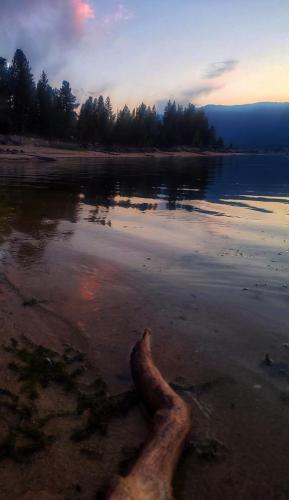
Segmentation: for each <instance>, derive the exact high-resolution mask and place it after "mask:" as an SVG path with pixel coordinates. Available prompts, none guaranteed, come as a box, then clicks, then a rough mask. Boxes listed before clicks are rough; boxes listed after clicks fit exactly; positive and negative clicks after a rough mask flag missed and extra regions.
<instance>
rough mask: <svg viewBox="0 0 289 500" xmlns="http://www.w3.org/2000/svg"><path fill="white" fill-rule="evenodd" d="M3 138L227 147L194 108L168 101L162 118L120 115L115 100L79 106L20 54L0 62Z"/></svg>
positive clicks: (145, 109)
mask: <svg viewBox="0 0 289 500" xmlns="http://www.w3.org/2000/svg"><path fill="white" fill-rule="evenodd" d="M0 133H2V134H7V133H8V134H12V133H16V134H29V133H32V134H37V135H39V136H42V137H46V138H57V139H62V140H75V141H78V142H80V143H81V144H83V145H88V144H93V145H96V144H103V145H120V146H135V147H144V146H157V147H174V146H192V147H201V148H203V147H214V148H218V147H223V141H222V139H221V138H218V137H217V136H216V132H215V130H214V128H213V127H210V125H209V123H208V119H207V117H206V115H205V113H204V112H203V111H202V110H201V109H198V108H196V107H195V106H194V105H193V104H188V105H187V106H181V105H178V104H176V102H171V101H169V102H168V103H167V105H166V107H165V110H164V112H163V113H162V114H160V113H158V112H157V110H156V107H155V106H153V107H151V106H147V105H146V104H144V103H142V104H141V105H140V106H138V107H136V108H135V109H133V110H130V109H129V108H128V106H124V108H123V109H121V110H119V111H117V112H116V113H115V112H114V110H113V107H112V104H111V100H110V98H109V97H107V98H106V99H104V97H103V96H99V97H98V98H92V97H89V98H88V99H87V100H86V101H85V102H84V103H83V104H82V105H81V106H80V105H79V103H78V102H77V98H76V96H75V95H73V93H72V90H71V86H70V84H69V82H68V81H63V82H62V85H61V87H60V88H52V87H51V85H50V84H49V81H48V78H47V75H46V73H45V72H44V71H43V72H42V75H41V77H40V79H39V81H38V82H37V84H36V83H35V79H34V76H33V74H32V70H31V67H30V64H29V61H28V60H27V58H26V56H25V54H24V53H23V51H22V50H20V49H17V50H16V52H15V54H14V57H13V59H12V62H11V63H10V64H9V63H8V62H7V60H6V59H4V58H3V57H0Z"/></svg>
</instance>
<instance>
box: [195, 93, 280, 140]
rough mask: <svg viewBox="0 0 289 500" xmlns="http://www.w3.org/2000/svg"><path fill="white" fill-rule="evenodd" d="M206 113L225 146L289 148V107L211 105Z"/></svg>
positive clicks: (270, 103) (277, 103)
mask: <svg viewBox="0 0 289 500" xmlns="http://www.w3.org/2000/svg"><path fill="white" fill-rule="evenodd" d="M203 109H204V111H205V113H206V115H207V117H208V119H209V122H210V124H211V125H213V126H214V127H215V128H216V131H217V133H218V135H220V136H221V137H222V138H223V139H224V142H225V144H227V145H229V144H233V146H234V147H239V148H249V149H254V148H262V149H277V148H284V147H287V148H288V147H289V103H287V102H258V103H255V104H243V105H235V106H219V105H213V104H209V105H208V106H205V107H204V108H203Z"/></svg>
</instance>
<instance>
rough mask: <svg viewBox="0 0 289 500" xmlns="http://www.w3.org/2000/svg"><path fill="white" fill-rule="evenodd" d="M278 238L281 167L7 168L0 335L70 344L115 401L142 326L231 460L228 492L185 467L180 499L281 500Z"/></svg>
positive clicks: (287, 337)
mask: <svg viewBox="0 0 289 500" xmlns="http://www.w3.org/2000/svg"><path fill="white" fill-rule="evenodd" d="M288 230H289V159H288V158H286V157H281V156H235V157H227V158H195V159H191V160H187V159H170V158H168V159H167V160H156V159H153V158H146V159H145V160H143V161H139V160H120V159H112V160H105V161H102V160H98V161H96V162H94V161H91V162H88V161H76V162H74V163H72V162H55V163H53V162H51V163H38V162H33V163H27V164H24V163H19V162H18V163H13V162H12V161H10V162H9V163H8V162H7V163H2V164H1V166H0V307H1V317H0V319H1V321H2V320H3V321H2V323H1V329H2V330H3V329H5V331H7V329H8V331H10V330H11V335H13V336H14V335H18V334H21V333H25V334H28V335H30V336H31V337H32V338H33V339H34V341H39V342H40V343H45V342H48V343H49V345H52V346H56V347H58V346H59V347H61V345H62V343H63V342H69V343H72V344H73V345H74V346H76V347H77V348H80V349H82V350H84V351H85V352H86V353H88V356H89V358H90V360H91V362H92V364H93V366H96V367H97V368H98V369H100V371H101V373H102V374H103V375H104V377H105V379H106V380H107V381H108V383H109V387H110V388H111V390H112V391H113V390H115V391H121V390H126V389H127V388H128V387H130V384H131V379H130V373H129V364H128V354H129V352H130V349H131V346H132V345H133V343H134V342H135V341H136V339H138V338H139V336H140V333H141V331H142V330H143V328H144V327H151V328H152V330H153V332H154V352H155V355H156V359H157V362H158V364H159V366H160V368H161V370H162V371H163V373H164V375H165V376H166V377H167V379H168V380H174V379H176V378H177V377H178V379H179V377H182V380H183V379H185V380H186V381H187V382H188V383H189V384H192V383H194V384H203V383H206V382H209V385H208V387H212V389H211V390H210V391H209V392H208V394H207V393H206V394H205V395H204V396H202V397H200V400H198V409H199V411H200V415H199V416H198V415H197V414H196V413H195V410H194V423H196V422H197V427H198V429H199V428H201V429H202V436H203V437H204V436H205V437H207V436H208V435H209V436H211V435H213V437H215V436H218V438H219V439H221V441H224V442H225V443H226V446H227V447H228V448H231V447H232V448H233V449H234V450H235V451H234V453H235V454H234V453H232V454H231V455H230V462H229V463H230V464H231V466H232V468H231V469H230V470H231V472H230V474H231V476H230V478H229V479H228V477H227V476H228V469H227V468H226V463H228V462H226V461H225V462H224V464H225V465H222V463H221V464H220V465H218V471H219V472H218V473H217V474H215V476H214V471H215V470H216V468H213V469H210V481H209V482H208V481H207V475H206V474H207V468H206V467H203V466H202V465H200V466H199V468H198V472H197V474H195V475H192V474H193V473H191V472H190V473H189V472H188V471H192V470H195V467H196V464H195V461H194V460H195V459H194V458H192V459H191V460H192V462H189V465H188V464H187V465H186V466H185V468H184V474H186V476H183V475H182V474H181V475H179V476H178V478H179V479H178V481H179V483H178V489H179V490H180V491H181V492H182V493H180V494H179V496H178V498H183V499H185V500H187V499H190V498H192V496H191V495H192V491H195V492H196V496H195V498H204V499H212V498H220V499H221V498H222V499H224V498H226V499H227V498H228V499H229V498H232V495H233V494H234V498H236V499H240V500H241V499H243V498H256V499H259V498H268V499H269V498H270V499H271V498H272V499H273V498H274V499H275V498H287V497H286V496H285V497H284V496H282V495H283V490H284V491H285V490H286V491H288V490H287V489H286V488H287V482H286V481H285V483H286V484H285V483H284V486H283V485H282V488H281V490H280V491H281V493H280V495H279V496H278V495H277V496H276V495H275V492H276V491H277V490H276V485H275V483H276V484H277V483H278V485H280V481H283V478H285V476H287V471H288V466H289V459H288V446H289V435H288V432H287V431H286V432H285V430H286V429H287V427H288V425H287V424H288V416H289V415H288V411H289V406H288V401H289V351H288V345H289V315H288V305H289V233H288ZM3 297H4V298H3ZM23 304H24V305H25V304H26V307H23ZM3 331H4V330H3ZM266 354H269V356H270V357H271V358H272V359H273V360H274V364H273V366H272V367H270V366H266V365H265V364H264V362H263V361H264V358H265V355H266ZM211 381H213V384H211V385H210V383H211ZM216 381H221V382H220V383H219V384H217V385H216ZM196 419H197V420H196ZM135 435H136V436H137V432H136V431H135ZM236 450H237V451H236ZM107 460H108V459H107ZM283 469H284V470H283ZM285 469H286V473H285ZM240 471H241V472H240ZM242 471H243V472H242ZM244 471H245V472H244ZM269 476H270V477H271V479H270V481H271V483H270V485H269V486H270V488H271V487H272V489H271V490H270V492H269V490H268V487H269V486H268V482H267V483H266V481H265V482H264V477H269ZM244 477H245V479H246V480H245V479H244ZM240 478H241V479H240ZM227 479H228V480H227ZM243 479H244V480H243ZM243 483H244V487H243V486H242V487H241V486H240V485H243ZM236 485H237V486H236ZM256 485H258V488H257V490H256ZM242 488H243V489H242ZM278 488H279V486H278ZM216 490H218V491H219V493H218V494H219V496H218V495H217V496H216ZM278 491H279V490H278ZM232 492H233V493H232ZM268 492H269V493H268Z"/></svg>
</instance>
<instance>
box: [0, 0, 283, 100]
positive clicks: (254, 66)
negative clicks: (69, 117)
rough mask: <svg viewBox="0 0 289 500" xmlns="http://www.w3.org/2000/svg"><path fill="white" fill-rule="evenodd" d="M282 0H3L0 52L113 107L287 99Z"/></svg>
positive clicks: (0, 12) (54, 82)
mask: <svg viewBox="0 0 289 500" xmlns="http://www.w3.org/2000/svg"><path fill="white" fill-rule="evenodd" d="M288 27H289V1H288V0H242V2H241V1H240V0H202V1H197V0H123V1H121V2H119V1H118V0H0V55H2V56H4V57H6V58H7V59H8V60H9V59H11V56H12V54H13V51H14V50H15V49H16V48H18V47H19V48H22V49H23V50H24V52H25V53H26V55H27V56H28V58H29V60H30V62H31V65H32V68H33V71H34V73H35V75H36V76H37V77H38V76H39V74H40V71H41V70H42V69H43V68H45V69H46V70H47V72H48V76H49V79H50V81H51V83H52V84H53V85H58V86H59V84H60V82H61V80H63V79H64V78H65V79H68V80H70V82H71V84H72V87H73V90H74V91H75V92H76V93H77V95H78V96H79V98H80V99H82V98H84V97H86V96H87V94H91V95H98V94H99V93H103V94H105V95H107V94H109V95H110V96H111V98H112V100H113V104H114V106H115V107H118V106H122V105H123V104H125V103H127V104H129V105H135V104H136V103H138V102H140V101H141V100H142V99H143V100H144V101H145V102H147V103H148V104H152V103H155V102H156V103H159V105H161V103H162V102H163V101H164V100H167V99H168V98H174V99H177V100H178V101H180V102H189V101H191V102H193V103H196V104H207V103H218V104H234V103H235V104H239V103H245V102H255V101H269V100H270V101H271V100H273V101H275V100H276V101H289V28H288Z"/></svg>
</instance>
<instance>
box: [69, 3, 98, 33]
mask: <svg viewBox="0 0 289 500" xmlns="http://www.w3.org/2000/svg"><path fill="white" fill-rule="evenodd" d="M72 7H73V17H74V21H75V25H76V27H77V28H78V29H81V28H83V26H84V24H85V22H86V21H87V20H88V19H94V18H95V12H94V10H93V8H92V7H91V6H90V5H89V4H88V3H87V2H85V1H83V0H72Z"/></svg>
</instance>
